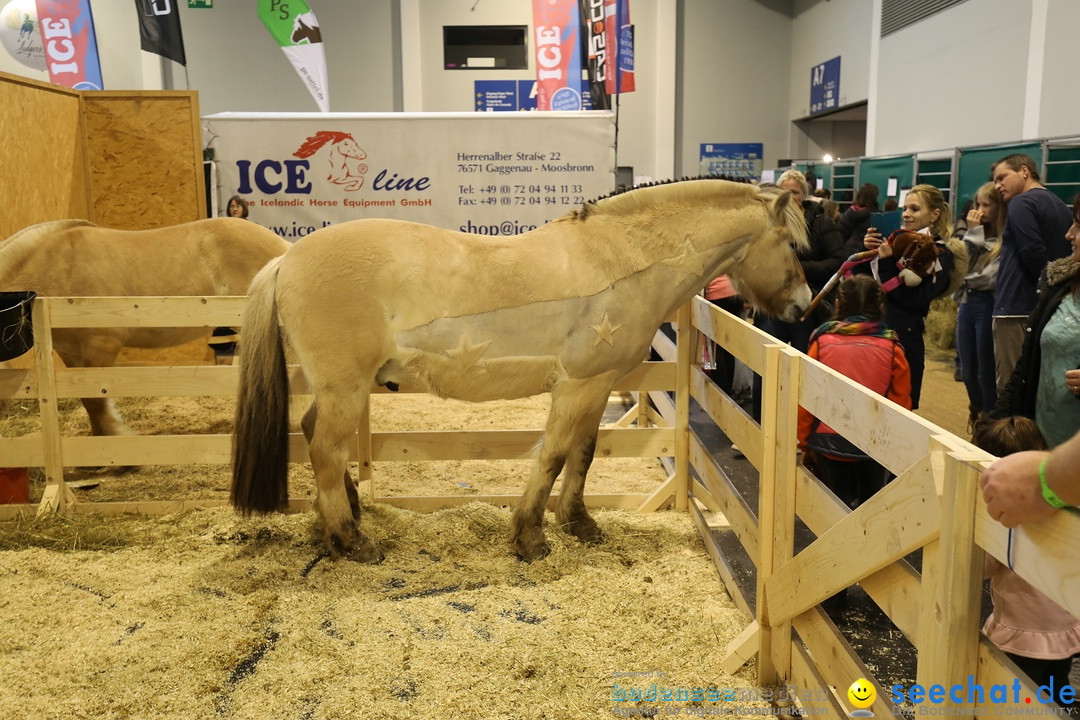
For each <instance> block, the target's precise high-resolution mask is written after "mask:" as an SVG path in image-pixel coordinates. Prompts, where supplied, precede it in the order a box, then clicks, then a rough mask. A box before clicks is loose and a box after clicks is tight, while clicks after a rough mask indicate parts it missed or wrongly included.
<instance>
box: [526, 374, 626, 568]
mask: <svg viewBox="0 0 1080 720" xmlns="http://www.w3.org/2000/svg"><path fill="white" fill-rule="evenodd" d="M611 383H612V378H611V376H610V374H605V375H602V376H598V377H594V378H590V379H588V380H568V381H563V382H561V383H559V384H558V385H556V386H555V389H554V390H553V391H552V394H551V412H550V413H549V415H548V420H547V426H546V427H545V429H544V438H543V440H542V441H541V445H540V452H539V455H538V457H537V460H536V463H535V464H534V465H533V471H532V475H531V477H530V478H529V484H528V486H527V487H526V488H525V494H524V495H523V496H522V498H521V501H520V502H519V503H518V505H517V507H515V508H514V515H513V518H512V520H511V541H512V543H513V545H514V549H515V550H516V552H517V554H518V556H519V557H521V558H522V559H523V560H529V561H531V560H536V559H537V558H541V557H543V556H544V555H547V553H548V552H549V551H550V548H549V547H548V545H547V542H546V541H545V539H544V530H543V519H544V510H545V509H546V507H547V501H548V498H549V497H550V495H551V488H552V485H553V484H554V483H555V478H556V476H558V474H559V472H560V471H561V470H562V469H563V467H564V465H565V466H566V468H567V474H566V475H564V484H566V483H569V487H564V488H563V492H564V493H565V492H567V491H569V492H570V493H571V499H570V500H566V499H565V498H560V500H559V510H558V515H557V518H558V520H559V522H560V523H561V524H565V525H567V526H568V530H569V531H570V532H571V533H572V534H574V535H575V536H577V537H579V538H581V539H583V540H589V541H592V540H596V539H599V536H600V531H599V529H598V528H597V527H596V523H595V522H593V520H592V518H591V517H589V514H588V512H586V510H585V506H584V502H583V500H582V493H583V489H584V484H585V473H586V472H587V471H588V467H589V463H590V462H591V460H592V453H593V448H594V447H595V444H596V432H597V426H598V425H599V424H600V418H601V417H602V416H603V414H604V408H605V407H606V406H607V399H608V395H609V394H610V392H611ZM575 498H576V499H575Z"/></svg>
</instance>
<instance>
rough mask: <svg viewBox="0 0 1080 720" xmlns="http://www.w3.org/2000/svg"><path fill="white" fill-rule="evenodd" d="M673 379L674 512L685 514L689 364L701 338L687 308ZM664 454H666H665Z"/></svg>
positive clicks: (683, 313)
mask: <svg viewBox="0 0 1080 720" xmlns="http://www.w3.org/2000/svg"><path fill="white" fill-rule="evenodd" d="M678 320H679V329H678V335H677V336H676V338H677V342H676V360H677V362H678V372H677V373H676V376H675V423H674V431H675V510H677V511H678V512H686V507H687V497H688V496H689V494H690V462H689V461H690V362H691V355H692V354H693V352H694V349H695V348H696V347H697V344H698V338H699V337H700V336H699V335H698V334H697V332H695V331H694V328H693V326H691V324H690V306H689V305H683V306H682V307H681V308H679V314H678ZM664 454H666V453H664Z"/></svg>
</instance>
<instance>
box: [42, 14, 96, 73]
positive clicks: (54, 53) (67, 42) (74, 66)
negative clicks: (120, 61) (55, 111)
mask: <svg viewBox="0 0 1080 720" xmlns="http://www.w3.org/2000/svg"><path fill="white" fill-rule="evenodd" d="M36 5H37V14H38V21H39V23H40V28H41V42H42V44H43V45H44V46H45V63H46V65H47V67H48V70H49V80H51V81H52V82H53V83H55V84H57V85H63V86H64V87H69V88H74V89H75V90H101V89H102V83H101V62H100V61H99V60H98V50H97V36H96V35H95V34H94V16H93V15H91V13H90V0H36Z"/></svg>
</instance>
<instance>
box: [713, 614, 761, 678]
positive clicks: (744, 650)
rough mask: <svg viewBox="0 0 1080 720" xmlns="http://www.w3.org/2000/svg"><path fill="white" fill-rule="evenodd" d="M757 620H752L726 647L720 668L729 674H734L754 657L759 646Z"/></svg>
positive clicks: (721, 657)
mask: <svg viewBox="0 0 1080 720" xmlns="http://www.w3.org/2000/svg"><path fill="white" fill-rule="evenodd" d="M759 629H760V628H759V626H758V622H757V620H751V621H750V624H749V625H747V626H746V627H744V628H743V629H742V630H741V631H739V634H738V635H736V636H735V637H734V638H732V640H731V641H730V642H729V643H728V644H727V646H726V647H725V648H724V650H723V652H722V653H721V655H720V669H721V670H722V671H723V672H726V673H727V674H728V675H734V674H735V673H736V672H737V671H738V670H739V668H741V667H742V666H743V665H745V664H746V661H747V660H749V659H750V658H752V657H754V653H755V652H757V646H758V630H759Z"/></svg>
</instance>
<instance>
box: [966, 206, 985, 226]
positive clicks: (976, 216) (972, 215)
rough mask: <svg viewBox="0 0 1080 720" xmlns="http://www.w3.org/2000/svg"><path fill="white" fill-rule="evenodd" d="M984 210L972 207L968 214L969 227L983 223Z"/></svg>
mask: <svg viewBox="0 0 1080 720" xmlns="http://www.w3.org/2000/svg"><path fill="white" fill-rule="evenodd" d="M982 222H983V211H982V210H980V209H978V208H972V209H971V210H969V211H968V214H967V224H968V227H969V228H973V227H975V226H976V225H982Z"/></svg>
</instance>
